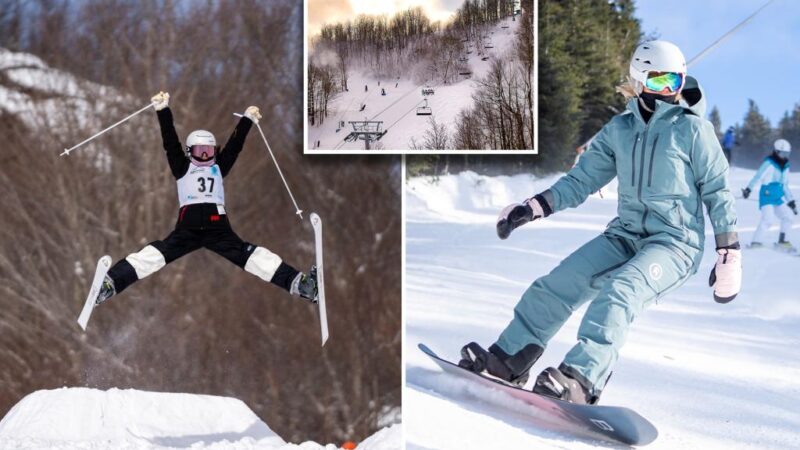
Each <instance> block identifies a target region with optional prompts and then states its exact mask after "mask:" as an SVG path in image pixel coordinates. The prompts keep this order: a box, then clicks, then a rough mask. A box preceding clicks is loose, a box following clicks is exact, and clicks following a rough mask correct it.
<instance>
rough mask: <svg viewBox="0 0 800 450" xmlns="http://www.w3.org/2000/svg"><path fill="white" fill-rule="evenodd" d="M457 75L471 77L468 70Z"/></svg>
mask: <svg viewBox="0 0 800 450" xmlns="http://www.w3.org/2000/svg"><path fill="white" fill-rule="evenodd" d="M458 74H459V75H464V76H470V75H472V72H470V71H469V70H462V71H460V72H458Z"/></svg>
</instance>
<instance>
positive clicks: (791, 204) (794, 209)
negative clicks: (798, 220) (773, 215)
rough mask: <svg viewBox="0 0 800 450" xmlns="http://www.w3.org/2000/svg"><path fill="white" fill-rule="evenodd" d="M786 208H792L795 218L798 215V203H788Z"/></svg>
mask: <svg viewBox="0 0 800 450" xmlns="http://www.w3.org/2000/svg"><path fill="white" fill-rule="evenodd" d="M786 206H788V207H789V208H791V210H792V212H793V213H794V215H795V216H796V215H797V203H795V202H794V200H792V201H790V202H789V203H787V204H786Z"/></svg>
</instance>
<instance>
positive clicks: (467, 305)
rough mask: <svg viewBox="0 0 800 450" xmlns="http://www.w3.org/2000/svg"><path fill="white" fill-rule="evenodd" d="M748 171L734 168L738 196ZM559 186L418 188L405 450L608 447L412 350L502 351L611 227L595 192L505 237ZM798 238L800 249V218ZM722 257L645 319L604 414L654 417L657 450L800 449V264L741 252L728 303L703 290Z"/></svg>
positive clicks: (560, 341)
mask: <svg viewBox="0 0 800 450" xmlns="http://www.w3.org/2000/svg"><path fill="white" fill-rule="evenodd" d="M752 174H753V172H752V171H748V170H742V169H734V170H733V171H732V173H731V181H732V185H733V187H734V188H736V189H735V190H736V192H738V188H740V187H743V186H745V185H746V183H747V181H748V180H749V178H750V177H751V176H752ZM555 179H556V177H549V178H547V179H535V178H533V177H530V176H515V177H496V178H489V177H481V176H477V175H475V174H474V173H463V174H461V175H458V176H444V177H441V178H440V180H439V182H438V184H432V183H430V181H429V179H425V178H415V179H412V180H410V181H409V183H408V185H407V202H406V204H407V215H408V219H407V221H408V222H407V223H408V224H407V278H406V297H405V314H406V321H407V334H406V336H407V338H406V348H405V351H406V355H407V356H406V370H407V373H406V375H407V386H406V390H405V397H404V405H403V410H404V416H405V424H406V427H407V439H408V448H409V449H424V448H437V449H470V448H482V449H486V448H537V449H540V448H569V449H583V448H593V447H594V446H608V445H609V444H608V443H603V442H597V441H589V440H583V439H581V438H578V437H576V436H574V435H571V434H569V433H565V432H563V431H561V432H559V431H555V430H553V429H552V428H550V427H547V426H543V425H542V418H541V417H539V418H537V417H534V416H532V414H535V413H532V412H531V411H530V409H529V408H527V407H526V406H525V405H524V404H522V403H520V402H518V401H516V400H514V399H511V398H508V397H506V396H505V395H503V394H500V393H497V392H494V391H492V390H491V389H487V388H483V387H481V386H475V385H472V384H468V383H466V382H463V381H460V380H455V379H453V378H452V377H447V376H445V375H443V374H442V373H441V372H440V371H439V370H438V369H437V368H436V366H435V365H434V364H433V363H432V362H430V361H429V360H428V358H427V357H426V356H425V355H423V354H422V353H421V352H420V351H419V350H417V349H416V345H417V343H418V342H424V343H426V344H427V345H428V346H430V347H431V348H432V349H433V350H434V351H437V352H438V353H439V354H440V355H442V356H444V357H447V358H450V359H457V357H458V351H459V349H460V347H461V346H462V345H463V344H465V343H467V342H469V341H472V340H475V341H477V342H479V343H482V344H484V345H486V346H488V345H489V344H491V343H492V342H494V339H495V338H496V337H497V335H498V334H499V332H500V331H501V330H502V329H503V328H504V327H505V325H506V324H507V323H508V321H509V320H510V319H511V317H512V314H513V307H514V305H515V304H516V302H517V301H518V299H519V296H520V295H521V294H522V292H523V291H524V290H525V289H526V288H527V286H528V285H529V284H530V283H531V282H532V281H533V280H534V279H535V278H537V277H539V276H542V275H544V274H546V273H547V272H549V271H550V270H551V269H552V268H553V267H555V265H556V264H557V263H558V262H559V261H560V260H561V259H563V258H564V257H565V256H567V255H568V254H569V253H570V252H572V251H573V250H575V249H576V248H577V247H579V246H580V245H581V244H582V243H584V242H586V241H588V240H590V239H591V238H593V237H594V236H596V235H597V234H598V233H600V232H602V230H603V229H604V228H605V225H606V223H607V222H608V221H610V220H611V219H612V218H613V217H614V216H615V215H616V195H615V191H614V189H615V186H614V185H613V184H612V185H611V186H608V187H606V188H605V189H604V191H603V194H604V197H605V198H599V197H598V196H596V195H595V196H593V197H591V198H590V199H589V200H588V201H587V202H586V203H585V204H584V205H582V206H581V207H579V208H577V209H571V210H566V211H562V212H560V213H558V214H556V215H554V216H551V217H549V218H548V219H546V220H543V221H540V222H537V223H534V224H529V225H526V226H525V227H522V228H520V229H518V230H516V231H515V232H514V234H512V236H511V237H510V238H509V239H508V240H506V241H501V240H499V239H498V238H497V237H496V235H495V230H494V224H495V220H496V216H497V213H498V211H499V210H500V209H501V208H502V207H504V206H506V205H507V204H509V203H512V202H515V201H518V200H520V199H522V198H525V197H527V196H530V195H532V194H534V193H536V192H540V191H541V190H544V189H546V188H547V187H549V186H550V185H551V184H552V182H553V181H555ZM797 181H800V180H797ZM794 189H795V190H796V192H797V190H798V189H800V184H799V185H795V186H794ZM737 202H738V204H737V212H738V214H739V227H740V236H741V238H742V241H743V242H749V241H750V239H751V236H752V233H753V231H754V230H755V227H756V225H757V223H758V218H759V216H758V204H757V202H756V201H753V200H743V199H738V200H737ZM775 235H776V238H777V230H776V231H775ZM792 238H793V239H794V240H795V241H796V242H800V221H798V224H797V225H795V227H794V235H793V236H792ZM709 240H710V242H712V243H713V236H712V232H711V230H710V229H709V230H708V237H707V242H708V241H709ZM711 247H713V245H707V249H706V253H705V257H704V260H703V265H702V267H701V269H700V272H699V273H698V274H697V275H696V276H694V277H693V278H691V279H690V280H689V281H688V282H687V283H686V284H685V285H684V286H683V287H681V288H680V289H678V290H677V291H675V292H673V293H671V294H669V295H668V296H667V297H665V298H664V299H662V300H661V301H660V302H659V304H657V305H654V306H652V307H651V308H650V309H649V310H647V311H646V312H645V313H644V314H643V315H642V316H641V317H639V318H637V321H636V323H635V324H634V325H633V328H632V330H631V333H630V334H629V337H628V343H627V344H626V346H625V347H624V348H623V350H622V352H621V356H620V362H619V363H618V364H617V366H616V367H615V372H614V376H613V378H612V380H611V382H610V383H609V385H608V387H607V389H606V390H605V392H604V393H603V398H602V403H603V404H606V405H621V406H627V407H630V408H633V409H634V410H636V411H637V412H639V413H640V414H642V415H644V416H645V417H647V418H648V419H649V420H651V421H652V422H653V423H654V424H655V425H656V426H657V428H658V429H659V433H660V436H659V438H658V439H657V440H656V441H655V442H654V443H653V444H651V445H650V446H648V448H654V449H676V448H703V449H731V448H737V449H739V448H745V449H769V448H773V449H787V448H800V409H798V407H797V404H798V402H799V401H800V350H798V348H800V295H799V294H798V292H799V291H800V289H798V288H799V287H800V286H798V282H797V274H798V273H799V270H800V258H798V257H796V256H789V255H786V254H781V253H778V252H775V251H773V250H770V249H764V250H755V251H747V250H745V254H744V260H743V264H744V286H743V289H742V292H741V294H740V295H739V297H738V298H737V299H736V300H735V301H734V302H732V303H730V304H728V305H719V304H716V303H715V302H714V301H713V299H712V294H711V290H710V288H709V287H708V286H707V280H708V278H707V277H708V273H709V271H710V269H711V267H712V264H713V261H714V251H713V248H711ZM584 311H585V307H583V308H581V309H580V310H579V311H578V312H577V313H576V314H575V315H574V316H573V317H572V318H571V319H570V320H569V321H568V322H567V324H566V325H565V326H564V328H563V329H562V330H561V331H560V332H559V333H558V334H557V335H556V337H555V338H554V339H553V340H552V341H551V343H550V345H549V346H548V348H547V350H546V351H545V354H544V356H543V357H542V359H541V360H540V361H539V362H538V363H537V364H536V365H535V366H534V369H533V370H534V371H538V370H541V369H543V368H544V367H547V366H550V365H557V364H558V363H559V362H560V361H561V359H562V358H563V356H564V354H565V353H566V352H567V351H568V350H569V348H571V347H572V345H573V344H574V343H575V336H576V333H577V328H578V325H579V323H580V318H581V317H582V315H583V312H584ZM535 373H536V372H535Z"/></svg>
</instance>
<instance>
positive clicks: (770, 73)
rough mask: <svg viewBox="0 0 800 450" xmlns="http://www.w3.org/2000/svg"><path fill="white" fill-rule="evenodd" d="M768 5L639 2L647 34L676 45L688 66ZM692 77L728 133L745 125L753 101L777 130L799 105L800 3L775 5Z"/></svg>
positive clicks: (734, 0) (779, 0) (737, 0)
mask: <svg viewBox="0 0 800 450" xmlns="http://www.w3.org/2000/svg"><path fill="white" fill-rule="evenodd" d="M765 2H766V0H658V1H654V0H638V1H637V2H636V3H637V5H636V6H637V12H636V15H637V17H638V18H639V19H641V21H642V30H643V31H644V32H645V33H653V32H655V33H657V34H658V35H659V36H660V38H661V39H666V40H668V41H672V42H674V43H675V44H677V45H678V46H679V47H680V48H681V50H683V53H684V54H685V55H686V58H687V60H688V59H691V58H692V57H693V56H695V55H696V54H698V53H700V52H701V51H702V50H703V49H704V48H705V47H707V46H708V45H710V44H711V43H712V42H714V41H715V40H717V39H718V38H719V37H720V36H722V35H723V34H725V33H726V32H727V31H728V30H730V29H731V28H732V27H734V26H735V25H736V24H738V23H739V22H740V21H742V20H743V19H744V18H745V17H747V16H749V15H750V14H752V13H753V12H754V11H755V10H756V9H758V8H759V7H760V6H761V5H763V4H764V3H765ZM684 11H686V12H684ZM689 74H691V75H693V76H695V77H697V79H698V80H699V81H700V83H701V84H702V85H703V88H704V89H705V91H706V95H707V97H708V103H709V111H710V110H711V108H712V107H713V106H714V105H716V106H717V107H718V108H719V110H720V114H721V116H722V124H723V127H724V128H727V126H728V125H733V124H735V123H741V122H742V120H743V118H744V114H745V112H746V111H747V99H748V98H752V99H753V100H755V101H756V103H757V104H758V106H759V109H760V110H761V113H762V114H764V115H765V116H767V118H769V120H770V123H771V124H772V125H773V126H776V125H777V123H778V121H779V120H780V118H781V117H783V114H784V112H785V111H787V110H791V109H793V108H794V105H795V104H797V103H800V0H775V1H774V2H773V3H772V4H771V5H770V6H768V7H767V8H766V9H764V10H763V11H762V12H761V13H760V14H759V15H758V16H756V17H755V19H753V21H751V22H750V23H749V24H747V25H746V26H745V27H744V28H742V29H741V30H739V31H738V32H737V33H736V34H734V35H733V36H731V37H729V38H728V39H727V40H726V41H725V42H723V43H722V44H721V45H720V46H719V47H717V48H716V49H715V50H714V51H712V52H711V53H709V54H708V55H707V56H706V57H705V58H704V59H702V60H701V61H699V62H698V63H696V64H695V65H693V66H692V67H690V68H689ZM724 128H723V129H724Z"/></svg>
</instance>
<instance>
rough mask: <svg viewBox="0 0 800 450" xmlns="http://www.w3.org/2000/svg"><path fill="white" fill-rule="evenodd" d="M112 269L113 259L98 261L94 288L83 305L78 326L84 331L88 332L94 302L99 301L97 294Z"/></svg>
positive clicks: (107, 257) (105, 258)
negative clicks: (87, 326)
mask: <svg viewBox="0 0 800 450" xmlns="http://www.w3.org/2000/svg"><path fill="white" fill-rule="evenodd" d="M110 268H111V257H110V256H108V255H105V256H103V257H102V258H100V259H99V260H98V261H97V269H95V271H94V278H93V279H92V287H91V289H89V295H88V296H87V297H86V302H85V303H84V304H83V309H82V310H81V314H80V316H78V325H80V327H81V329H83V331H86V325H87V324H88V323H89V317H90V316H91V315H92V311H93V310H94V306H95V305H94V301H95V299H97V294H98V293H99V292H100V286H101V285H102V284H103V279H104V278H105V276H106V273H107V272H108V269H110Z"/></svg>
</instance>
